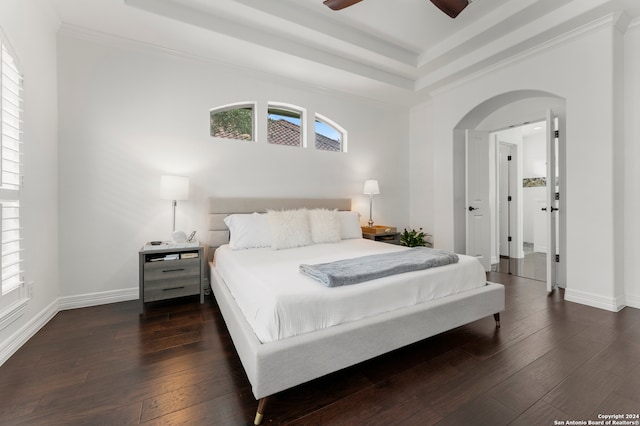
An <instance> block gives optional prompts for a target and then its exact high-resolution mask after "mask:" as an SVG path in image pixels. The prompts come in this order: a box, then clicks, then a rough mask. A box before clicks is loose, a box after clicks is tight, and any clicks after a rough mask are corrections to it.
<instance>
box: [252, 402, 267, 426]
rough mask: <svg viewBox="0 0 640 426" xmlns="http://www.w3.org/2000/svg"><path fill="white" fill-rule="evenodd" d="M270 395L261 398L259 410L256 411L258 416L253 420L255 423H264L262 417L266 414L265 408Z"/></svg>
mask: <svg viewBox="0 0 640 426" xmlns="http://www.w3.org/2000/svg"><path fill="white" fill-rule="evenodd" d="M267 399H268V397H264V398H260V400H259V401H258V410H257V411H256V418H255V419H254V420H253V424H254V425H259V424H260V423H262V417H263V416H264V409H265V408H266V406H267Z"/></svg>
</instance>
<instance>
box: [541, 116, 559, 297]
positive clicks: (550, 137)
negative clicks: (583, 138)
mask: <svg viewBox="0 0 640 426" xmlns="http://www.w3.org/2000/svg"><path fill="white" fill-rule="evenodd" d="M556 124H557V118H556V117H555V116H554V114H553V112H552V111H551V110H548V111H547V205H546V207H545V208H544V209H543V210H544V211H545V212H546V216H547V291H549V292H550V291H552V290H553V288H554V287H556V285H557V277H556V275H557V273H556V266H557V264H556V254H557V235H556V233H557V223H556V221H557V218H558V213H557V212H558V200H557V199H556V193H557V176H558V167H557V149H558V138H557V135H558V133H556V130H557V127H556Z"/></svg>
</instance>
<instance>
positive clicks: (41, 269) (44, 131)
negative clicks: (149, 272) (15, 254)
mask: <svg viewBox="0 0 640 426" xmlns="http://www.w3.org/2000/svg"><path fill="white" fill-rule="evenodd" d="M57 25H58V23H57V19H56V18H55V15H54V13H53V11H51V10H50V9H49V8H48V3H47V2H40V1H36V0H2V1H1V2H0V28H2V30H3V32H4V34H5V36H6V37H7V38H8V42H9V43H10V45H11V47H12V48H13V50H14V52H15V55H16V56H17V59H18V60H19V62H20V65H21V71H22V72H23V75H24V92H23V95H24V96H23V97H24V105H23V107H24V108H23V109H24V114H23V121H24V134H23V141H24V144H23V152H24V156H23V163H24V165H23V176H24V187H23V189H22V218H23V219H22V224H23V228H24V231H23V248H24V270H25V272H24V278H25V282H27V283H33V297H32V298H31V300H29V302H28V304H27V306H26V310H25V312H24V314H23V315H22V316H21V317H20V318H19V319H17V320H16V321H14V322H13V323H11V324H9V325H8V326H7V327H6V328H4V329H3V330H1V331H0V364H2V363H3V362H4V361H6V358H8V357H9V356H10V355H11V354H12V353H13V352H14V351H15V350H16V349H17V348H18V347H19V346H20V345H21V344H22V343H24V342H25V341H26V340H27V339H28V338H29V337H30V336H31V335H32V334H34V333H35V332H36V331H37V330H38V328H39V327H41V326H42V325H44V323H46V321H48V320H49V319H50V318H51V316H52V315H54V314H55V313H56V312H57V297H58V294H59V286H58V202H57V198H58V185H57V147H58V144H57V119H58V115H57V79H56V75H57V71H56V30H57Z"/></svg>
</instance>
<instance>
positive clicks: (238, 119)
mask: <svg viewBox="0 0 640 426" xmlns="http://www.w3.org/2000/svg"><path fill="white" fill-rule="evenodd" d="M209 119H210V128H211V136H213V137H216V138H224V139H238V140H244V141H255V140H256V139H255V103H252V102H242V103H236V104H230V105H225V106H221V107H218V108H214V109H212V110H210V111H209Z"/></svg>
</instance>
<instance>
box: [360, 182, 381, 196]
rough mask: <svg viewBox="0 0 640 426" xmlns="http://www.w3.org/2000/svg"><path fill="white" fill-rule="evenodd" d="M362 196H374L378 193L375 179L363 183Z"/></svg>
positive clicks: (378, 189)
mask: <svg viewBox="0 0 640 426" xmlns="http://www.w3.org/2000/svg"><path fill="white" fill-rule="evenodd" d="M362 193H363V194H367V195H376V194H379V193H380V188H379V187H378V181H377V180H375V179H369V180H366V181H365V182H364V190H363V191H362Z"/></svg>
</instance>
